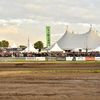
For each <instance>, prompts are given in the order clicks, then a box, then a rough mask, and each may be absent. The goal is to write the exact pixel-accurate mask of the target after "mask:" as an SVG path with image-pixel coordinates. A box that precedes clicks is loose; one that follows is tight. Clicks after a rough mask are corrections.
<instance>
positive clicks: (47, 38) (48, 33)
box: [46, 26, 51, 47]
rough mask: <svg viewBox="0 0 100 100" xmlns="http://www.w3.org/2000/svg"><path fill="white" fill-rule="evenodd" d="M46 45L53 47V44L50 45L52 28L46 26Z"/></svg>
mask: <svg viewBox="0 0 100 100" xmlns="http://www.w3.org/2000/svg"><path fill="white" fill-rule="evenodd" d="M46 44H47V47H48V46H50V45H51V43H50V26H46Z"/></svg>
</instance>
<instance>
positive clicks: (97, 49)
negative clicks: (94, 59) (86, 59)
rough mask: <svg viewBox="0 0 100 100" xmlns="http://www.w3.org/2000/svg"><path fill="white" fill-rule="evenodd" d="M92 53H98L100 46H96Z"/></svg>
mask: <svg viewBox="0 0 100 100" xmlns="http://www.w3.org/2000/svg"><path fill="white" fill-rule="evenodd" d="M92 51H100V46H98V47H97V48H95V49H93V50H92Z"/></svg>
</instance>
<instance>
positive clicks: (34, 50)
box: [23, 43, 38, 52]
mask: <svg viewBox="0 0 100 100" xmlns="http://www.w3.org/2000/svg"><path fill="white" fill-rule="evenodd" d="M23 52H38V50H36V49H35V48H34V47H33V46H32V44H31V43H30V44H29V46H28V47H27V48H26V49H25V50H23Z"/></svg>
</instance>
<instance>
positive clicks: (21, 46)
mask: <svg viewBox="0 0 100 100" xmlns="http://www.w3.org/2000/svg"><path fill="white" fill-rule="evenodd" d="M19 47H20V48H22V50H24V49H26V48H27V46H24V45H20V46H19Z"/></svg>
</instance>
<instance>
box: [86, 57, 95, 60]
mask: <svg viewBox="0 0 100 100" xmlns="http://www.w3.org/2000/svg"><path fill="white" fill-rule="evenodd" d="M85 60H86V61H95V57H85Z"/></svg>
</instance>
